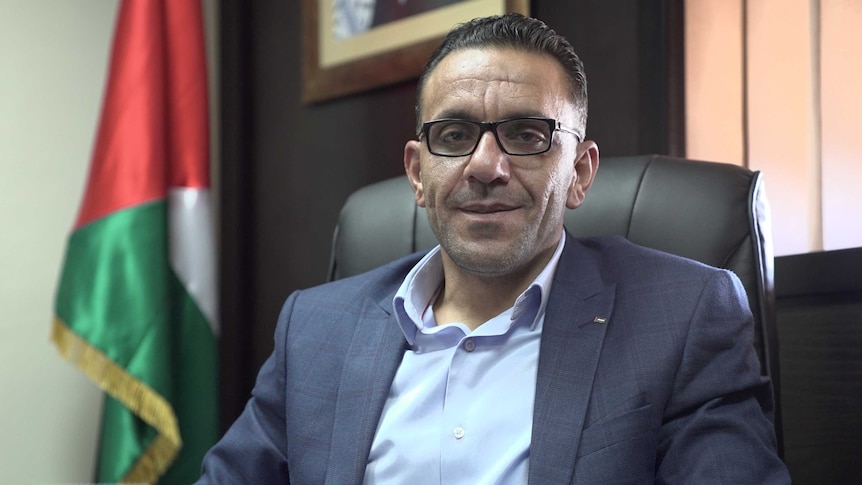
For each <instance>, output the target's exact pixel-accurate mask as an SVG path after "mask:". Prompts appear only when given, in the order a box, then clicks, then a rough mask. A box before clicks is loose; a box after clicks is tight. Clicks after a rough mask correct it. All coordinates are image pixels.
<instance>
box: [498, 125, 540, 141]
mask: <svg viewBox="0 0 862 485" xmlns="http://www.w3.org/2000/svg"><path fill="white" fill-rule="evenodd" d="M503 128H504V130H501V131H503V133H502V136H503V137H504V138H505V139H506V141H508V142H509V143H513V144H516V145H543V144H545V143H547V140H548V133H547V131H548V127H547V126H546V125H545V124H544V123H541V124H540V123H535V122H533V121H530V120H523V121H520V120H515V121H512V122H509V123H506V124H505V125H504V127H503Z"/></svg>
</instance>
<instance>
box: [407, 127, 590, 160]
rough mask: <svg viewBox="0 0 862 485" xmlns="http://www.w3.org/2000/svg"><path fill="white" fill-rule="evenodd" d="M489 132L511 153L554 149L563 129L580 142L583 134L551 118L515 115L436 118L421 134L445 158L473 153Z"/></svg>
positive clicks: (432, 150)
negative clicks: (556, 135) (496, 118)
mask: <svg viewBox="0 0 862 485" xmlns="http://www.w3.org/2000/svg"><path fill="white" fill-rule="evenodd" d="M486 131H491V132H493V133H494V138H496V139H497V145H499V147H500V149H501V150H503V152H504V153H507V154H509V155H518V156H520V155H538V154H540V153H545V152H546V151H548V150H550V149H551V143H552V142H553V140H554V132H555V131H561V132H563V133H568V134H570V135H575V138H576V139H577V140H578V141H579V142H580V141H581V136H580V135H579V134H578V133H576V132H574V131H572V130H570V129H567V128H564V127H563V126H562V125H561V124H560V122H559V121H557V120H554V119H550V118H512V119H508V120H502V121H489V122H484V123H483V122H479V121H469V120H458V119H443V120H434V121H429V122H427V123H424V124H423V125H422V131H421V132H420V133H419V137H420V138H421V137H422V136H424V137H425V142H426V143H427V145H428V151H430V152H431V153H432V154H434V155H439V156H442V157H463V156H466V155H470V154H471V153H473V152H474V151H475V150H476V147H477V146H479V140H480V139H481V138H482V135H484V134H485V132H486Z"/></svg>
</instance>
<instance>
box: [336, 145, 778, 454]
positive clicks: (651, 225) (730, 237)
mask: <svg viewBox="0 0 862 485" xmlns="http://www.w3.org/2000/svg"><path fill="white" fill-rule="evenodd" d="M565 225H566V229H567V230H568V231H569V232H570V233H572V234H573V235H574V236H594V235H620V236H624V237H626V238H628V239H629V240H630V241H632V242H634V243H637V244H640V245H643V246H647V247H651V248H654V249H659V250H662V251H666V252H669V253H672V254H677V255H680V256H684V257H687V258H691V259H694V260H697V261H701V262H703V263H706V264H709V265H712V266H716V267H719V268H726V269H729V270H731V271H733V272H734V273H736V275H737V276H738V277H739V279H740V280H741V281H742V284H743V286H744V287H745V290H746V292H747V294H748V302H749V305H750V307H751V312H752V314H753V315H754V324H755V347H756V349H757V353H758V356H759V357H760V361H761V368H762V372H763V373H764V374H765V375H768V376H770V377H771V378H772V381H773V387H774V389H775V402H776V415H775V424H776V431H777V434H778V435H779V447H781V430H782V428H781V413H780V408H779V403H780V400H779V396H778V393H779V389H780V386H779V372H778V344H777V329H776V323H775V291H774V280H773V255H772V240H771V231H770V223H769V208H768V204H767V202H766V196H765V194H764V189H763V182H762V177H761V174H760V173H759V172H752V171H750V170H748V169H745V168H742V167H738V166H736V165H729V164H723V163H714V162H699V161H692V160H684V159H679V158H672V157H665V156H659V155H645V156H634V157H619V158H603V159H602V160H601V163H600V165H599V171H598V175H597V177H596V180H595V182H594V183H593V186H592V187H591V188H590V191H589V193H588V194H587V198H586V200H585V201H584V203H583V205H582V206H581V207H579V208H578V209H576V210H570V211H568V212H567V213H566V216H565ZM436 244H437V240H436V239H435V237H434V234H433V233H432V232H431V228H430V226H429V224H428V220H427V217H426V215H425V210H424V209H422V208H420V207H417V206H416V204H415V202H414V198H413V192H412V190H411V189H410V186H409V184H408V183H407V179H406V177H397V178H394V179H389V180H385V181H382V182H378V183H376V184H373V185H369V186H367V187H364V188H362V189H360V190H358V191H356V192H355V193H353V194H352V195H351V196H350V197H349V198H348V199H347V202H346V203H345V204H344V207H343V209H342V211H341V215H340V217H339V219H338V225H337V226H336V229H335V235H334V239H333V249H332V259H331V263H330V273H329V278H330V279H338V278H343V277H346V276H351V275H354V274H358V273H361V272H364V271H367V270H370V269H372V268H375V267H377V266H379V265H381V264H383V263H386V262H389V261H391V260H393V259H396V258H398V257H401V256H405V255H408V254H410V253H413V252H415V251H419V250H422V249H430V248H431V247H433V246H434V245H436Z"/></svg>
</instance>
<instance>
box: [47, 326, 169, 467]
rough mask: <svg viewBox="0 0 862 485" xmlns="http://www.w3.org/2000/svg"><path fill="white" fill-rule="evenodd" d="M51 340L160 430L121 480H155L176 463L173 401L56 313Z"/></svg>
mask: <svg viewBox="0 0 862 485" xmlns="http://www.w3.org/2000/svg"><path fill="white" fill-rule="evenodd" d="M51 340H52V341H53V342H54V345H56V346H57V349H58V350H59V352H60V355H62V356H63V358H64V359H66V360H67V361H68V362H69V363H71V364H73V365H74V366H76V367H77V368H78V369H80V370H81V372H83V373H84V375H86V376H87V377H88V378H89V379H90V380H92V381H93V382H95V383H96V385H98V386H99V387H100V388H101V389H102V390H103V391H105V392H107V393H108V394H109V395H110V396H111V397H113V398H114V399H116V400H117V401H119V402H121V403H122V404H123V405H124V406H126V407H127V408H129V409H130V410H131V411H132V412H133V413H135V414H136V415H137V416H138V417H140V418H141V419H142V420H144V422H146V423H147V424H149V425H150V426H152V427H153V428H155V429H156V430H157V431H158V433H159V434H158V435H157V436H156V439H154V440H153V442H152V443H150V446H149V447H148V448H147V449H146V450H145V451H144V453H143V454H142V455H141V456H140V457H138V459H137V461H136V462H135V463H134V465H132V467H131V469H130V470H129V471H128V472H127V473H126V476H125V477H123V479H122V480H121V482H122V483H155V482H156V481H157V480H158V478H159V477H160V476H161V475H162V474H163V473H164V472H165V470H167V468H168V467H169V466H170V465H171V463H173V461H174V459H175V458H176V457H177V454H178V453H179V451H180V448H181V447H182V444H183V443H182V439H181V438H180V430H179V425H178V424H177V417H176V414H174V410H173V408H172V407H171V405H170V403H168V402H167V401H166V400H165V398H164V397H162V396H161V395H160V394H159V393H157V392H156V391H155V390H153V388H151V387H150V386H148V385H147V384H146V383H144V382H142V381H140V380H138V379H137V378H135V377H134V376H132V375H131V374H129V373H128V372H126V370H125V369H123V368H122V367H120V366H119V365H117V364H116V363H115V362H114V361H112V360H111V359H109V358H108V357H107V356H106V355H105V354H103V353H102V352H101V351H100V350H98V349H96V348H95V347H93V346H92V345H90V344H89V343H88V342H87V341H86V340H84V339H82V338H81V337H79V336H78V335H77V334H75V333H74V332H73V331H72V330H71V329H70V328H69V327H68V326H67V325H66V323H65V322H63V321H62V320H60V319H59V318H56V317H55V318H54V324H53V325H52V328H51Z"/></svg>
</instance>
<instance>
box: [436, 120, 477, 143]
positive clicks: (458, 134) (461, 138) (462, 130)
mask: <svg viewBox="0 0 862 485" xmlns="http://www.w3.org/2000/svg"><path fill="white" fill-rule="evenodd" d="M475 137H476V126H475V125H472V124H470V123H462V122H458V121H453V122H449V123H441V124H439V125H438V128H437V130H435V133H434V138H435V140H436V141H438V142H440V143H446V144H462V143H469V142H472V141H473V140H474V139H475Z"/></svg>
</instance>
